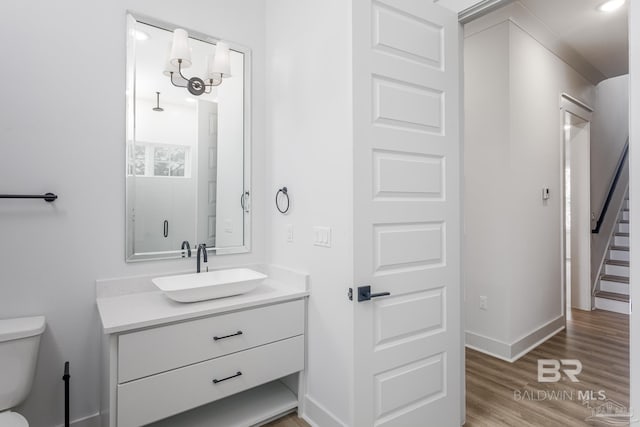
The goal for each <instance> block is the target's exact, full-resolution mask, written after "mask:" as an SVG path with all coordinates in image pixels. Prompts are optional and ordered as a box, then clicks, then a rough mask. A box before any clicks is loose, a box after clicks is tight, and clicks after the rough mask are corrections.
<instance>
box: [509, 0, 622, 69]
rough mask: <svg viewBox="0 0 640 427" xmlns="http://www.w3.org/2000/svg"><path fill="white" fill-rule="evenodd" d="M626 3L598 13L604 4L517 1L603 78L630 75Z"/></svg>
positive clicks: (592, 1) (572, 0)
mask: <svg viewBox="0 0 640 427" xmlns="http://www.w3.org/2000/svg"><path fill="white" fill-rule="evenodd" d="M629 1H630V0H627V2H626V3H625V5H624V6H623V7H621V8H620V9H618V10H617V11H615V12H609V13H605V12H600V11H599V10H598V6H600V5H601V4H602V3H604V0H553V1H551V0H520V2H521V3H522V4H523V5H524V6H525V7H526V8H527V9H529V11H531V13H533V14H534V15H535V16H536V17H538V19H540V20H541V21H542V22H543V23H544V24H545V25H546V26H547V27H548V28H549V29H550V30H551V31H552V32H553V33H554V34H555V35H556V36H557V37H558V39H560V41H562V42H563V43H565V44H567V45H569V46H571V47H572V48H573V49H574V50H575V51H576V52H578V53H579V54H580V55H581V56H582V57H583V58H584V59H585V60H586V61H587V62H589V63H590V64H591V65H593V66H594V67H595V68H596V69H597V70H599V71H600V72H601V73H602V74H603V75H604V76H605V77H606V78H610V77H616V76H620V75H622V74H627V73H628V72H629V27H628V15H629Z"/></svg>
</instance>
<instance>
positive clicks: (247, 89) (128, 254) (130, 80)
mask: <svg viewBox="0 0 640 427" xmlns="http://www.w3.org/2000/svg"><path fill="white" fill-rule="evenodd" d="M126 17H127V19H126V21H127V25H126V27H127V30H126V31H127V32H126V64H125V70H126V91H125V94H126V108H125V110H126V122H125V141H124V142H125V167H124V169H125V248H124V249H125V261H126V262H140V261H156V260H172V259H181V258H182V254H183V251H182V250H180V249H176V250H172V251H160V252H142V253H134V252H133V243H132V245H131V247H129V236H130V235H131V236H133V234H132V233H133V232H134V226H133V225H132V224H131V221H130V220H129V218H128V212H129V206H128V200H129V189H128V185H127V168H128V162H129V157H128V154H127V151H128V150H127V146H128V144H129V141H132V142H133V143H134V144H135V108H136V106H135V95H136V92H135V73H136V71H135V65H136V64H135V59H136V55H135V37H132V33H133V29H134V27H135V24H136V23H137V22H140V23H143V24H146V25H151V26H154V27H157V28H160V29H163V30H167V31H170V32H173V30H175V29H176V28H183V29H185V30H186V31H187V32H188V33H189V38H191V39H195V40H199V41H202V42H205V43H213V44H215V43H217V42H218V41H220V40H221V39H219V38H216V37H212V36H209V35H207V34H204V33H201V32H199V31H195V30H192V29H189V28H187V27H184V26H179V25H176V24H172V23H169V22H166V21H162V20H159V19H156V18H153V17H150V16H148V15H144V14H141V13H138V12H135V11H131V10H127V12H126ZM225 42H226V43H227V44H228V45H229V49H231V50H234V51H236V52H239V53H242V54H243V55H244V76H243V80H244V99H243V110H244V113H243V139H244V141H243V159H244V162H243V163H244V164H243V169H244V170H243V181H244V185H243V187H244V191H245V194H246V192H248V193H249V195H248V197H247V198H246V205H245V209H244V221H243V223H244V230H243V231H244V233H243V242H244V244H243V245H240V246H230V247H226V248H217V247H209V248H207V253H208V254H209V255H228V254H241V253H247V252H251V238H252V233H251V232H252V227H251V225H252V193H251V188H252V186H251V167H252V159H251V141H252V135H251V129H252V126H251V110H252V105H251V99H252V96H251V94H252V90H251V89H252V88H251V76H252V70H253V67H252V57H251V49H250V48H248V47H246V46H242V45H240V44H237V43H234V42H232V41H228V40H226V39H225ZM197 248H198V243H195V245H194V247H192V248H191V251H192V254H195V253H196V251H197Z"/></svg>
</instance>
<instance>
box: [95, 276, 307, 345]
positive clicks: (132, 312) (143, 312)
mask: <svg viewBox="0 0 640 427" xmlns="http://www.w3.org/2000/svg"><path fill="white" fill-rule="evenodd" d="M273 268H275V267H273ZM270 273H272V274H269V276H270V278H269V279H266V280H265V282H264V283H263V284H261V285H260V286H258V287H257V288H256V289H255V290H253V291H252V292H248V293H246V294H243V295H236V296H233V297H227V298H219V299H214V300H208V301H200V302H192V303H179V302H176V301H173V300H171V299H169V298H167V297H166V296H165V295H164V293H163V292H161V291H160V290H157V288H156V289H154V288H148V289H146V290H145V291H142V292H136V293H128V294H120V295H104V296H100V292H99V293H98V298H97V299H96V303H97V305H98V311H99V313H100V319H101V320H102V328H103V331H104V333H105V334H113V333H121V332H127V331H130V330H134V329H140V328H145V327H149V326H157V325H162V324H166V323H171V322H177V321H181V320H188V319H194V318H198V317H203V316H209V315H212V314H220V313H224V312H227V311H233V310H240V309H245V308H249V307H254V306H259V305H265V304H273V303H277V302H283V301H290V300H294V299H298V298H303V297H306V296H308V295H309V292H308V290H307V287H306V286H299V285H296V284H295V283H293V284H292V283H287V284H285V283H283V282H284V281H281V280H274V278H285V277H288V276H290V274H288V273H287V274H284V275H283V274H278V273H276V272H274V271H270ZM307 279H308V277H307V276H306V275H305V276H304V277H303V281H304V282H305V283H306V282H307ZM112 282H113V281H112ZM99 286H101V285H99Z"/></svg>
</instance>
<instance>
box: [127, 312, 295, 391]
mask: <svg viewBox="0 0 640 427" xmlns="http://www.w3.org/2000/svg"><path fill="white" fill-rule="evenodd" d="M239 332H241V334H240V333H239ZM303 333H304V301H303V300H296V301H291V302H286V303H281V304H274V305H270V306H266V307H261V308H256V309H251V310H244V311H239V312H234V313H229V314H222V315H219V316H214V317H208V318H204V319H198V320H192V321H188V322H182V323H176V324H173V325H168V326H161V327H157V328H153V329H147V330H143V331H139V332H132V333H129V334H123V335H120V337H119V338H118V383H124V382H127V381H132V380H135V379H138V378H142V377H146V376H149V375H153V374H157V373H160V372H165V371H169V370H171V369H175V368H179V367H182V366H186V365H191V364H193V363H198V362H202V361H204V360H208V359H212V358H215V357H220V356H224V355H227V354H230V353H235V352H238V351H242V350H246V349H248V348H252V347H257V346H259V345H263V344H267V343H270V342H273V341H278V340H282V339H285V338H290V337H294V336H296V335H301V334H303ZM214 337H217V339H214Z"/></svg>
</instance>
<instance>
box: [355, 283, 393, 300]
mask: <svg viewBox="0 0 640 427" xmlns="http://www.w3.org/2000/svg"><path fill="white" fill-rule="evenodd" d="M388 295H391V293H390V292H378V293H377V294H372V293H371V286H369V285H366V286H358V302H362V301H369V300H370V299H371V298H378V297H386V296H388Z"/></svg>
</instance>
